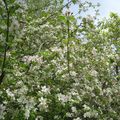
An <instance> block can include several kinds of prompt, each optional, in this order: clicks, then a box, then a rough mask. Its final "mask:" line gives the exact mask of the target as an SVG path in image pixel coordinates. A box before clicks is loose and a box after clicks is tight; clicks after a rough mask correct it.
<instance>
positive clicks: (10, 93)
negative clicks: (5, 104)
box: [6, 88, 15, 100]
mask: <svg viewBox="0 0 120 120" xmlns="http://www.w3.org/2000/svg"><path fill="white" fill-rule="evenodd" d="M6 93H7V95H8V96H10V97H11V98H12V99H13V100H15V96H14V94H13V93H12V92H11V91H10V89H9V88H8V89H7V90H6Z"/></svg>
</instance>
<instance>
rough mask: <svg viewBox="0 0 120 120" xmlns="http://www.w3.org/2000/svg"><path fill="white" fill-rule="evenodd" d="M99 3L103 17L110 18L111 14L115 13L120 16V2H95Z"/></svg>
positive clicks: (107, 0) (116, 0)
mask: <svg viewBox="0 0 120 120" xmlns="http://www.w3.org/2000/svg"><path fill="white" fill-rule="evenodd" d="M93 1H94V2H96V1H97V2H99V3H100V4H101V6H100V9H99V10H100V15H101V17H108V16H109V13H110V12H115V13H118V14H119V15H120V0H93Z"/></svg>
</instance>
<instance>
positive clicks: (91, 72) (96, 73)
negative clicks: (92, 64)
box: [90, 70, 98, 77]
mask: <svg viewBox="0 0 120 120" xmlns="http://www.w3.org/2000/svg"><path fill="white" fill-rule="evenodd" d="M90 74H91V75H92V76H94V77H96V76H97V75H98V72H97V71H96V70H91V71H90Z"/></svg>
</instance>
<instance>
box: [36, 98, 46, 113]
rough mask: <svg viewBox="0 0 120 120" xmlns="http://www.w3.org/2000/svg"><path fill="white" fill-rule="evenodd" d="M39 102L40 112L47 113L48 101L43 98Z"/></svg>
mask: <svg viewBox="0 0 120 120" xmlns="http://www.w3.org/2000/svg"><path fill="white" fill-rule="evenodd" d="M39 102H40V104H39V105H38V107H40V110H45V111H47V108H48V105H47V99H46V98H43V97H41V98H39Z"/></svg>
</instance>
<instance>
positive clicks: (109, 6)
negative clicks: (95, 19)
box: [65, 0, 120, 18]
mask: <svg viewBox="0 0 120 120" xmlns="http://www.w3.org/2000/svg"><path fill="white" fill-rule="evenodd" d="M66 1H67V0H65V2H66ZM88 1H91V2H92V3H94V4H95V3H98V2H99V3H100V4H101V6H100V7H99V12H100V16H99V17H100V18H104V17H108V16H109V13H110V12H115V13H118V14H119V15H120V0H88ZM77 9H78V7H77V6H74V7H72V8H71V10H72V11H73V13H74V14H75V13H77ZM90 13H93V11H91V12H90Z"/></svg>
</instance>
